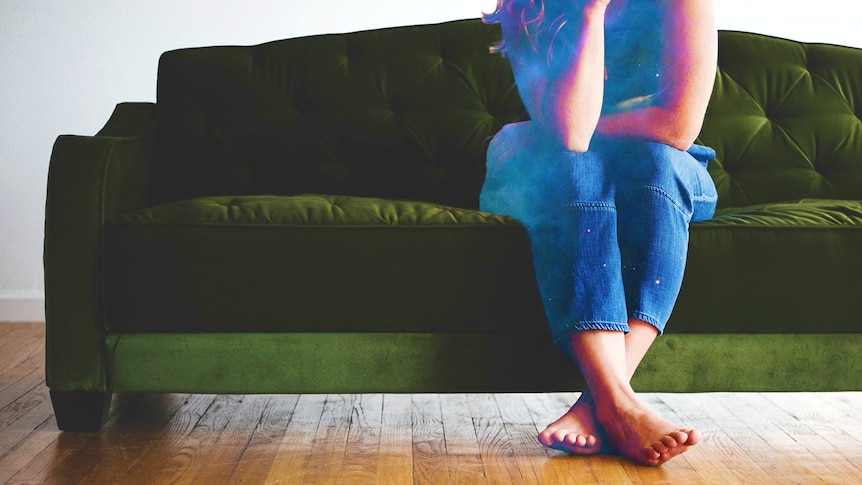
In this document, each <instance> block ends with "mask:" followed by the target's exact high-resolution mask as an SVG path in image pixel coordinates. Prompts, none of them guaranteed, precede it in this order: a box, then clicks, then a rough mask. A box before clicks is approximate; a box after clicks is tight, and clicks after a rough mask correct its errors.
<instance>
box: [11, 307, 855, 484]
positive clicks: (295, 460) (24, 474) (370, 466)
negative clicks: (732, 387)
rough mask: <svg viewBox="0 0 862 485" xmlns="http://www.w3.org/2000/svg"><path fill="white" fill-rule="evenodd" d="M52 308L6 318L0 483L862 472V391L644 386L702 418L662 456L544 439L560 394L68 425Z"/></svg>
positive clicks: (292, 407) (192, 401)
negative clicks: (96, 428)
mask: <svg viewBox="0 0 862 485" xmlns="http://www.w3.org/2000/svg"><path fill="white" fill-rule="evenodd" d="M43 338H44V325H43V324H6V323H4V324H0V483H64V484H65V483H86V484H101V483H122V484H135V483H203V484H207V485H213V484H218V483H252V484H255V483H314V484H316V483H338V484H341V483H393V484H402V483H433V484H438V483H469V484H473V483H486V482H487V483H506V484H508V483H542V484H552V483H611V484H615V483H649V484H654V483H670V484H677V483H680V484H690V483H714V484H731V483H746V484H755V483H756V484H767V483H776V484H787V483H835V484H854V483H862V412H860V411H862V393H860V392H853V393H782V394H771V393H716V394H647V395H644V398H645V400H646V401H647V402H648V403H649V404H650V405H651V406H652V407H653V408H654V409H656V410H658V411H660V412H661V413H663V414H664V415H666V416H668V417H670V418H672V419H676V420H678V421H680V422H682V423H685V424H687V425H690V426H693V427H697V428H698V429H700V430H701V431H702V433H703V436H704V438H703V440H702V443H701V444H699V445H697V446H695V447H694V448H692V449H691V450H690V451H688V452H687V453H685V454H683V455H681V456H679V457H677V458H675V459H674V460H672V461H671V462H669V463H667V464H665V465H664V466H663V467H661V468H646V467H639V466H635V465H633V464H631V463H630V462H628V461H626V460H624V459H622V458H619V457H613V456H611V457H601V456H600V457H575V456H566V455H564V454H562V453H559V452H555V451H549V450H546V449H545V448H543V447H541V446H540V445H538V444H537V442H536V439H535V436H536V432H537V428H539V427H543V425H544V424H546V423H547V422H549V421H551V420H553V419H554V418H556V417H557V416H558V415H559V414H560V413H562V412H563V411H565V410H566V409H567V408H568V406H569V405H570V404H571V402H572V401H573V400H574V399H575V397H576V396H577V395H576V394H574V393H563V394H493V395H489V394H445V395H437V394H414V395H390V394H386V395H381V394H375V395H248V396H234V395H218V396H216V395H187V394H184V395H179V394H167V395H120V396H118V397H115V399H114V405H113V406H112V410H113V411H112V415H111V418H110V421H109V422H108V424H107V425H106V426H105V428H104V429H103V430H102V432H100V433H89V434H88V433H80V434H78V433H61V432H59V431H57V427H56V424H55V422H54V418H53V414H52V410H51V405H50V401H49V399H48V390H47V388H46V387H45V382H44V376H43V368H44V366H43V359H44V350H43V348H44V346H43Z"/></svg>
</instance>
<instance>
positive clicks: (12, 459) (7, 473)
mask: <svg viewBox="0 0 862 485" xmlns="http://www.w3.org/2000/svg"><path fill="white" fill-rule="evenodd" d="M59 434H60V432H59V431H58V430H57V427H56V426H53V417H52V418H51V419H50V420H47V421H45V422H44V423H42V424H41V425H39V426H38V427H36V429H34V430H33V431H31V432H30V433H28V434H27V436H26V438H24V439H23V440H21V441H19V442H18V443H17V444H16V445H15V446H14V447H13V448H11V449H10V450H8V451H7V452H5V453H3V455H2V456H0V483H11V482H13V481H14V482H18V483H24V482H30V483H32V482H34V481H33V480H29V479H28V478H27V476H28V472H29V471H31V470H36V469H41V464H40V462H39V460H38V457H41V456H45V450H46V449H47V448H48V447H49V446H51V445H52V444H54V443H55V442H56V441H57V437H58V436H59Z"/></svg>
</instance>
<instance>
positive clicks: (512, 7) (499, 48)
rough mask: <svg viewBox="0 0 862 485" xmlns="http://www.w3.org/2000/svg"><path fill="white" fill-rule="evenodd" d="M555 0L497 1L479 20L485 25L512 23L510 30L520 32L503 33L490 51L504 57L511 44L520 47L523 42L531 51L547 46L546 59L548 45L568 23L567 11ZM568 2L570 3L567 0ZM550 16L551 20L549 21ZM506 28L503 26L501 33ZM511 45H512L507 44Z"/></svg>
mask: <svg viewBox="0 0 862 485" xmlns="http://www.w3.org/2000/svg"><path fill="white" fill-rule="evenodd" d="M563 3H567V2H561V1H558V0H547V2H546V0H497V8H496V10H494V11H493V12H492V13H486V14H484V15H483V16H482V20H483V21H484V22H485V23H486V24H502V23H503V22H513V24H514V25H513V26H512V27H515V28H514V29H512V31H513V32H518V33H519V35H517V36H514V38H512V36H506V35H505V34H504V35H503V37H502V38H501V39H500V41H499V42H497V43H496V44H494V45H492V46H491V47H490V51H491V52H494V53H498V54H501V55H503V56H506V55H507V54H508V52H509V49H510V48H512V47H516V48H520V47H522V46H523V45H524V43H525V42H526V43H527V45H529V48H530V50H532V51H533V52H539V49H540V46H541V48H542V49H547V56H548V62H549V63H550V61H551V58H552V57H553V56H552V49H551V46H552V44H553V43H554V40H555V39H556V37H557V34H559V33H560V30H561V29H562V28H563V27H564V26H565V25H566V23H567V18H568V15H567V12H566V11H565V10H564V7H562V5H561V4H563ZM568 3H571V2H568ZM548 19H550V21H548ZM507 30H508V29H504V32H505V31H507ZM510 44H511V45H510Z"/></svg>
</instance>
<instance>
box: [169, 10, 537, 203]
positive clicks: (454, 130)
mask: <svg viewBox="0 0 862 485" xmlns="http://www.w3.org/2000/svg"><path fill="white" fill-rule="evenodd" d="M499 35H500V33H499V28H498V27H497V26H493V25H484V24H482V22H481V21H480V20H479V19H470V20H466V21H455V22H446V23H441V24H436V25H423V26H406V27H396V28H387V29H375V30H371V31H364V32H354V33H347V34H327V35H315V36H310V37H302V38H295V39H287V40H279V41H274V42H269V43H266V44H261V45H257V46H219V47H206V48H196V49H181V50H176V51H171V52H166V53H165V54H164V55H163V56H162V58H161V60H160V63H159V76H158V104H159V109H160V131H161V137H160V143H161V148H162V154H163V156H162V157H161V159H160V167H159V170H158V173H157V174H156V175H157V177H156V178H157V180H158V186H157V189H158V194H157V196H158V197H159V199H160V200H162V201H164V200H178V199H185V198H190V197H196V196H203V195H232V194H263V193H277V194H296V193H307V192H315V193H331V194H347V195H359V196H370V197H381V198H394V199H421V200H427V201H431V202H436V203H442V204H446V205H454V206H458V207H468V208H477V207H478V205H479V203H478V194H479V189H480V187H481V185H482V179H483V177H484V169H485V163H484V162H485V161H484V157H483V156H482V143H483V141H484V139H485V138H486V137H488V136H490V135H493V134H494V133H496V132H497V130H499V129H500V128H501V127H502V126H503V124H505V123H509V122H512V121H515V120H516V119H517V118H518V116H519V115H520V114H521V111H522V108H521V102H520V98H519V96H518V93H517V89H516V88H515V85H514V82H513V79H512V74H511V71H510V69H509V64H508V62H507V61H506V59H504V58H503V57H501V56H499V55H496V54H491V53H490V52H489V51H488V47H489V46H490V45H491V44H493V43H494V42H496V41H497V40H498V37H499Z"/></svg>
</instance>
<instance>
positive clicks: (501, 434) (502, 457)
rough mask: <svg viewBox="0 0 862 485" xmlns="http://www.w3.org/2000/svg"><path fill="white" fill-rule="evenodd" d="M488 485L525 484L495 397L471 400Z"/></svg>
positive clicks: (471, 395)
mask: <svg viewBox="0 0 862 485" xmlns="http://www.w3.org/2000/svg"><path fill="white" fill-rule="evenodd" d="M467 398H468V401H469V403H470V409H471V413H472V414H473V426H474V427H475V432H476V436H477V437H478V440H479V449H480V453H481V456H482V464H483V465H484V467H485V475H486V476H487V477H488V483H524V479H523V477H522V476H521V470H520V469H519V467H518V462H517V460H516V459H515V452H514V450H513V449H512V443H511V441H510V439H509V434H508V433H507V432H506V427H505V425H504V423H503V417H502V415H501V414H500V409H499V407H498V405H497V400H496V399H494V395H493V394H469V395H468V396H467Z"/></svg>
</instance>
